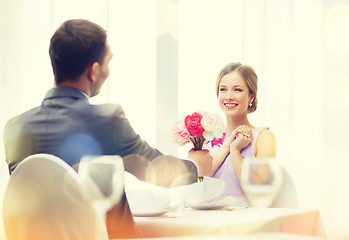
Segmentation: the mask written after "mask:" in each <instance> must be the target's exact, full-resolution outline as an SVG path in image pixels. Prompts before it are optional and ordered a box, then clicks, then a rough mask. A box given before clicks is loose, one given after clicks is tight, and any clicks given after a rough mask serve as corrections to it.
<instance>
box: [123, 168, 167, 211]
mask: <svg viewBox="0 0 349 240" xmlns="http://www.w3.org/2000/svg"><path fill="white" fill-rule="evenodd" d="M125 192H126V196H127V199H128V202H129V205H130V209H131V212H132V213H142V212H144V213H146V212H162V211H167V210H169V208H170V202H171V196H170V194H169V191H168V189H167V188H164V187H160V186H156V185H154V184H150V183H147V182H144V181H140V180H139V179H138V178H136V177H135V176H134V175H132V174H130V173H128V172H125Z"/></svg>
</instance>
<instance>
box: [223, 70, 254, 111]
mask: <svg viewBox="0 0 349 240" xmlns="http://www.w3.org/2000/svg"><path fill="white" fill-rule="evenodd" d="M252 100H253V97H252V96H251V94H250V93H249V89H248V86H247V84H246V82H245V80H244V79H243V78H242V77H241V75H240V73H239V72H237V71H233V72H230V73H228V74H226V75H224V76H223V77H222V79H221V82H220V83H219V88H218V102H219V106H220V107H221V109H222V111H223V112H224V114H225V115H226V116H228V117H238V116H242V115H247V108H248V105H249V103H250V102H251V101H252Z"/></svg>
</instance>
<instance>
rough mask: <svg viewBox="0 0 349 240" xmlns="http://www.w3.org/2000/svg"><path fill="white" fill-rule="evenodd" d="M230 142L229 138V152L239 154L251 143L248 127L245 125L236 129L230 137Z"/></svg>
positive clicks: (250, 133)
mask: <svg viewBox="0 0 349 240" xmlns="http://www.w3.org/2000/svg"><path fill="white" fill-rule="evenodd" d="M231 138H232V141H231V139H230V138H229V140H230V141H231V142H230V145H229V148H230V152H239V153H240V151H241V150H242V149H244V148H245V147H247V146H248V144H250V143H251V141H252V129H251V128H250V127H248V126H247V125H240V126H239V127H237V128H236V129H235V130H234V131H233V133H232V135H231Z"/></svg>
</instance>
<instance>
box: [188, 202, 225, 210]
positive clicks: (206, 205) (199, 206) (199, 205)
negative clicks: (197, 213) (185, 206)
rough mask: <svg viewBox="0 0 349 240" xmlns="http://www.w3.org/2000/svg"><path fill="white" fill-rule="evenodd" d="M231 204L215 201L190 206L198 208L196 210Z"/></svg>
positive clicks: (217, 207)
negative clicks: (216, 202)
mask: <svg viewBox="0 0 349 240" xmlns="http://www.w3.org/2000/svg"><path fill="white" fill-rule="evenodd" d="M227 206H229V205H227V204H215V203H201V204H197V205H190V206H189V207H191V208H193V209H196V210H218V209H222V208H225V207H227Z"/></svg>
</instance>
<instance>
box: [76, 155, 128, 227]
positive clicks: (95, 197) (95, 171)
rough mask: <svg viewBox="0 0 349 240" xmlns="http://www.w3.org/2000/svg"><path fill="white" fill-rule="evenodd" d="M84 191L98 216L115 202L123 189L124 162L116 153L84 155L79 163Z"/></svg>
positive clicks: (103, 216)
mask: <svg viewBox="0 0 349 240" xmlns="http://www.w3.org/2000/svg"><path fill="white" fill-rule="evenodd" d="M78 174H79V177H80V178H81V180H82V183H83V188H84V192H85V193H86V195H87V197H88V198H89V200H90V201H91V204H92V206H93V207H94V208H95V210H96V213H97V214H98V215H99V217H102V218H103V220H104V221H105V214H106V212H107V211H108V210H109V209H111V208H112V207H113V206H114V205H115V204H117V203H118V202H119V201H120V199H121V197H122V194H123V191H124V164H123V161H122V158H121V157H120V156H117V155H103V156H84V157H82V159H81V161H80V164H79V172H78Z"/></svg>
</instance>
